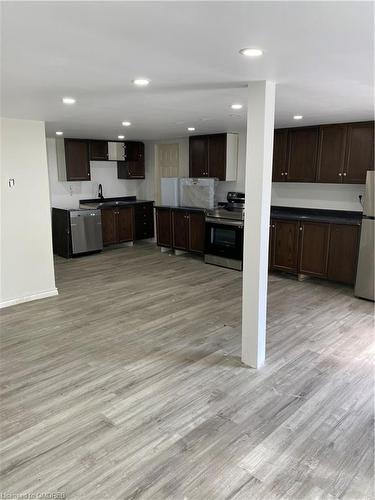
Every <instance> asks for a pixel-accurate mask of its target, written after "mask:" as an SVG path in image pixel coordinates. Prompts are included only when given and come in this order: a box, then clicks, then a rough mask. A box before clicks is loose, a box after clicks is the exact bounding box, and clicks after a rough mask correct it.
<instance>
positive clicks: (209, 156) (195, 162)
mask: <svg viewBox="0 0 375 500" xmlns="http://www.w3.org/2000/svg"><path fill="white" fill-rule="evenodd" d="M237 163H238V135H237V134H211V135H195V136H191V137H189V173H190V177H216V178H217V179H219V180H220V181H235V180H236V179H237Z"/></svg>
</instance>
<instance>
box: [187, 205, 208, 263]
mask: <svg viewBox="0 0 375 500" xmlns="http://www.w3.org/2000/svg"><path fill="white" fill-rule="evenodd" d="M188 217H189V219H188V221H189V250H190V251H191V252H197V253H203V252H204V241H205V215H204V213H203V212H190V213H189V214H188Z"/></svg>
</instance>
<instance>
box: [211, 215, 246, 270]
mask: <svg viewBox="0 0 375 500" xmlns="http://www.w3.org/2000/svg"><path fill="white" fill-rule="evenodd" d="M205 253H206V254H211V255H218V256H222V257H227V258H229V259H236V260H241V261H242V253H243V224H242V222H240V221H234V220H228V219H215V218H214V217H207V218H206V242H205Z"/></svg>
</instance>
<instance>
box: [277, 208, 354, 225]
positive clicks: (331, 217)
mask: <svg viewBox="0 0 375 500" xmlns="http://www.w3.org/2000/svg"><path fill="white" fill-rule="evenodd" d="M271 218H272V219H289V220H302V221H308V222H330V223H333V224H354V225H358V226H359V225H361V220H362V212H359V211H358V212H351V211H348V210H322V209H318V208H295V207H274V206H272V207H271Z"/></svg>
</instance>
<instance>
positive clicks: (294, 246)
mask: <svg viewBox="0 0 375 500" xmlns="http://www.w3.org/2000/svg"><path fill="white" fill-rule="evenodd" d="M273 226H274V227H273V228H272V229H273V248H272V268H273V269H279V270H280V271H288V272H293V273H296V272H297V268H298V233H299V222H297V221H290V220H289V221H288V220H277V219H274V221H273Z"/></svg>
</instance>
